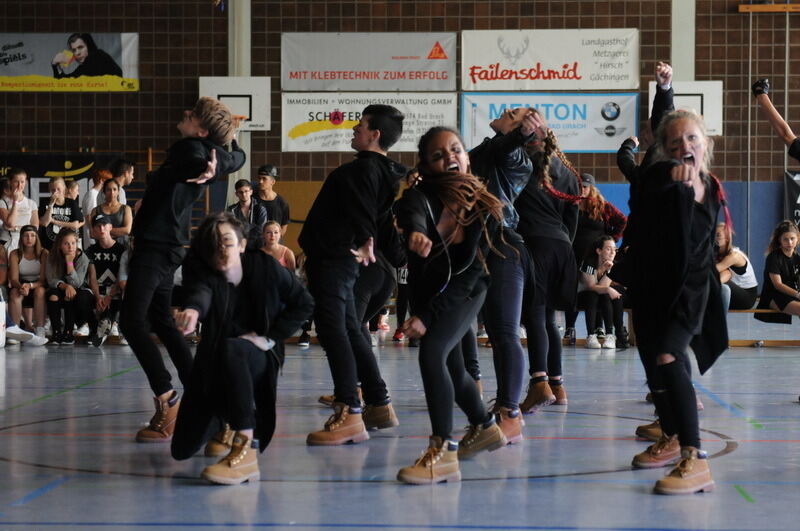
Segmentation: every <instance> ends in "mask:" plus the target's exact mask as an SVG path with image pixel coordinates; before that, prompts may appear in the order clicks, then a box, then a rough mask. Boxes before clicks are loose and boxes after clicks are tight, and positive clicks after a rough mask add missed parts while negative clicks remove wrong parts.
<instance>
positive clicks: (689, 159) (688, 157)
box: [681, 153, 694, 166]
mask: <svg viewBox="0 0 800 531" xmlns="http://www.w3.org/2000/svg"><path fill="white" fill-rule="evenodd" d="M681 162H683V163H684V164H686V165H689V166H694V155H692V154H691V153H687V154H685V155H684V156H683V157H682V158H681Z"/></svg>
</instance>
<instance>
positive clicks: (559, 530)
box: [0, 520, 749, 531]
mask: <svg viewBox="0 0 800 531" xmlns="http://www.w3.org/2000/svg"><path fill="white" fill-rule="evenodd" d="M0 524H2V525H4V526H35V527H45V526H60V527H100V526H105V527H131V526H136V527H297V528H304V527H307V528H326V529H327V528H332V529H342V528H345V529H509V530H511V529H532V530H548V529H550V530H555V531H579V530H581V529H589V530H591V531H701V530H703V531H749V530H747V529H743V528H736V529H735V530H734V529H709V528H694V527H586V526H553V525H547V526H539V525H530V526H528V525H510V526H503V525H496V524H492V525H469V524H466V525H465V524H452V525H448V524H375V523H370V524H355V523H353V524H334V523H300V522H252V523H238V522H225V523H216V522H215V523H212V522H3V521H2V520H0Z"/></svg>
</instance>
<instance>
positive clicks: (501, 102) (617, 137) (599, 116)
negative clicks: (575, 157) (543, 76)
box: [461, 92, 639, 153]
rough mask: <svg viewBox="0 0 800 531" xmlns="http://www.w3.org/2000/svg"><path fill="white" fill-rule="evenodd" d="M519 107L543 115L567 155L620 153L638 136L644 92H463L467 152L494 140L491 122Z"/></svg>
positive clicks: (464, 133) (462, 131)
mask: <svg viewBox="0 0 800 531" xmlns="http://www.w3.org/2000/svg"><path fill="white" fill-rule="evenodd" d="M517 107H534V108H535V109H537V110H538V111H539V112H540V113H542V116H544V118H545V120H546V121H547V125H548V126H549V127H550V128H551V129H552V130H553V131H554V132H555V134H556V136H557V137H558V143H559V146H560V147H561V150H562V151H564V152H565V153H566V152H569V153H616V151H617V150H618V149H619V146H620V144H622V141H623V140H625V139H626V138H628V137H629V136H637V135H638V131H637V126H638V123H639V117H638V114H639V93H638V92H631V93H609V94H597V93H590V94H574V93H520V92H512V93H503V92H472V93H462V94H461V134H462V136H463V138H464V142H465V143H466V144H467V149H472V148H473V147H475V146H477V145H478V144H480V143H481V142H482V141H483V139H484V138H486V137H491V136H494V132H493V131H492V129H491V127H489V122H491V121H492V120H494V119H495V118H497V117H498V116H500V115H501V114H502V113H503V112H505V111H506V110H507V109H516V108H517Z"/></svg>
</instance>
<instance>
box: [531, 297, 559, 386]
mask: <svg viewBox="0 0 800 531" xmlns="http://www.w3.org/2000/svg"><path fill="white" fill-rule="evenodd" d="M529 322H530V325H528V326H527V328H528V362H529V364H530V367H529V369H528V371H529V373H530V374H531V376H533V373H535V372H544V373H547V375H548V376H550V377H551V378H552V377H555V376H561V334H559V333H558V325H557V324H556V312H555V310H551V309H550V308H546V307H545V306H533V307H532V308H531V310H530V317H529Z"/></svg>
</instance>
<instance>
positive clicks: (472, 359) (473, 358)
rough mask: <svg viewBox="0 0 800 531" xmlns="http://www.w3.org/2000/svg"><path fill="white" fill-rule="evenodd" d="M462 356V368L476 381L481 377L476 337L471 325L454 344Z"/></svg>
mask: <svg viewBox="0 0 800 531" xmlns="http://www.w3.org/2000/svg"><path fill="white" fill-rule="evenodd" d="M456 348H457V349H458V350H459V352H461V357H463V358H464V368H465V369H466V370H467V372H468V373H469V375H470V376H471V377H472V379H473V380H475V381H476V382H477V381H478V380H480V379H481V365H480V363H479V362H478V338H477V336H476V335H475V330H473V329H472V326H470V327H469V329H467V332H466V333H465V334H464V337H462V338H461V342H460V343H459V344H458V345H457V346H456Z"/></svg>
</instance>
